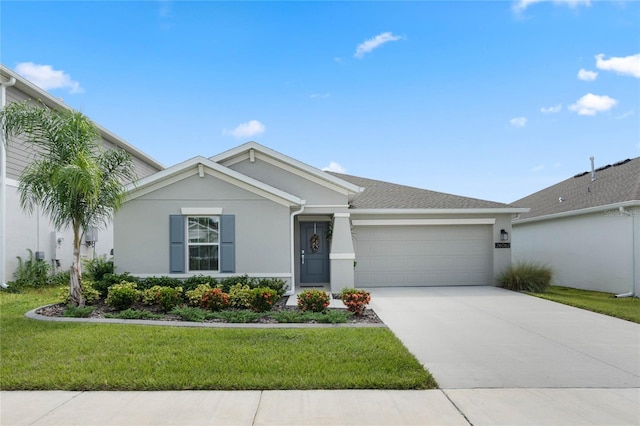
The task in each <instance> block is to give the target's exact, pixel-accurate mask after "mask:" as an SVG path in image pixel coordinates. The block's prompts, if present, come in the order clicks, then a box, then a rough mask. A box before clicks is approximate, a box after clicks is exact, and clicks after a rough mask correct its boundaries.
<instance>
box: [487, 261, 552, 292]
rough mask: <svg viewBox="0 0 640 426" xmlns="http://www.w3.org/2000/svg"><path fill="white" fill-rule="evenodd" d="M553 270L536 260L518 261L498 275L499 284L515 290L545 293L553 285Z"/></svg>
mask: <svg viewBox="0 0 640 426" xmlns="http://www.w3.org/2000/svg"><path fill="white" fill-rule="evenodd" d="M552 278H553V270H552V269H551V267H549V266H544V265H540V264H538V263H535V262H518V263H515V264H513V265H511V267H510V268H509V269H507V270H506V271H505V272H503V273H501V274H499V275H498V284H499V285H500V287H502V288H506V289H507V290H513V291H529V292H532V293H544V292H545V291H546V290H547V288H549V286H550V285H551V279H552Z"/></svg>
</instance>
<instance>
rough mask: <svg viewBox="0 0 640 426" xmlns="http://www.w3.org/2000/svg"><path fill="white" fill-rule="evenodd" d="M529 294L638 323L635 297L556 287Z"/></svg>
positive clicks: (639, 301) (639, 307)
mask: <svg viewBox="0 0 640 426" xmlns="http://www.w3.org/2000/svg"><path fill="white" fill-rule="evenodd" d="M529 294H531V295H533V296H536V297H541V298H543V299H547V300H552V301H554V302H558V303H564V304H565V305H570V306H575V307H576V308H582V309H587V310H589V311H593V312H598V313H601V314H605V315H609V316H612V317H616V318H621V319H624V320H627V321H633V322H637V323H640V299H638V298H637V297H625V298H616V297H614V295H613V294H611V293H602V292H599V291H589V290H578V289H575V288H568V287H557V286H551V287H549V288H548V289H547V291H546V292H545V293H529Z"/></svg>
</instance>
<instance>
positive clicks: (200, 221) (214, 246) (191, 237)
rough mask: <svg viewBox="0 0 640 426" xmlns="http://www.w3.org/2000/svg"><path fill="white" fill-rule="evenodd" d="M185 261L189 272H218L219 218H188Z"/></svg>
mask: <svg viewBox="0 0 640 426" xmlns="http://www.w3.org/2000/svg"><path fill="white" fill-rule="evenodd" d="M186 222H187V223H186V225H187V259H188V270H189V271H214V272H217V271H219V270H220V217H219V216H188V217H187V221H186Z"/></svg>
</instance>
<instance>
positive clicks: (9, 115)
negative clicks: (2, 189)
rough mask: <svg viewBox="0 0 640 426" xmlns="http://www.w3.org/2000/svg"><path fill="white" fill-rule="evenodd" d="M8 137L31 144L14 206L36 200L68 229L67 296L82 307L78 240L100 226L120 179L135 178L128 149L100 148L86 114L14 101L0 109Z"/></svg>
mask: <svg viewBox="0 0 640 426" xmlns="http://www.w3.org/2000/svg"><path fill="white" fill-rule="evenodd" d="M0 125H1V127H2V130H3V131H4V132H5V134H6V136H7V137H6V139H7V140H8V139H9V137H10V136H23V137H24V138H25V140H26V142H27V143H28V144H30V145H32V146H33V147H34V148H35V152H36V153H37V155H36V158H35V159H34V161H33V162H32V163H31V164H29V165H28V166H27V167H26V168H25V169H24V170H23V172H22V174H21V175H20V180H19V184H18V191H19V193H20V206H21V207H22V208H23V209H24V210H26V211H28V212H29V213H31V212H33V209H34V207H35V206H36V205H39V206H40V207H41V208H42V210H43V211H44V212H45V213H46V214H47V215H48V216H49V218H50V220H51V222H52V224H53V225H54V226H55V227H56V228H57V229H68V228H71V229H73V265H72V266H71V280H70V283H69V290H70V294H71V301H72V303H74V304H75V305H77V306H84V300H83V298H82V271H81V264H80V245H81V243H82V238H83V235H84V232H85V231H86V230H87V229H89V228H94V227H95V228H99V227H101V226H102V225H106V224H107V223H108V222H110V220H111V219H112V217H113V213H114V212H115V211H116V210H117V209H118V208H119V207H120V204H121V203H122V201H123V199H124V189H123V188H124V184H125V183H128V182H131V181H133V180H134V179H135V170H134V166H133V162H132V160H131V157H130V156H129V154H127V153H126V152H125V151H123V150H103V149H102V145H101V142H100V140H101V139H100V131H99V130H98V128H97V127H96V125H95V124H94V123H93V122H92V121H91V120H89V118H88V117H86V116H85V115H83V114H82V113H80V112H77V111H72V110H66V109H65V110H60V111H57V110H52V109H50V108H47V107H46V106H44V105H41V104H34V103H31V102H27V101H25V102H15V103H11V104H9V105H8V106H6V107H5V108H4V109H3V110H2V111H0Z"/></svg>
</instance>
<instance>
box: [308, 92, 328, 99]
mask: <svg viewBox="0 0 640 426" xmlns="http://www.w3.org/2000/svg"><path fill="white" fill-rule="evenodd" d="M309 97H310V98H311V99H326V98H329V97H331V93H312V94H311V95H309Z"/></svg>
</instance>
